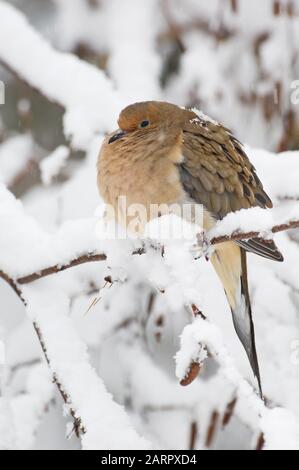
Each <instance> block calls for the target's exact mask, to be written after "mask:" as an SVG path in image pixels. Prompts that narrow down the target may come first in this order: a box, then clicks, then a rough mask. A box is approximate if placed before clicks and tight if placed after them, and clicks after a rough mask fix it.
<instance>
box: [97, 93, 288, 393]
mask: <svg viewBox="0 0 299 470" xmlns="http://www.w3.org/2000/svg"><path fill="white" fill-rule="evenodd" d="M118 125H119V129H118V130H117V131H115V132H113V133H112V134H110V135H109V136H107V137H106V138H105V140H104V142H103V145H102V148H101V151H100V155H99V160H98V186H99V190H100V194H101V196H102V198H103V199H104V201H105V202H106V203H107V204H109V205H110V206H112V207H115V208H116V206H117V204H118V201H119V198H120V196H125V197H126V198H127V204H128V205H130V204H142V205H143V206H144V207H146V209H148V208H149V206H150V204H160V205H161V204H166V205H167V204H173V203H182V202H184V201H186V200H189V201H192V203H194V204H201V205H203V207H204V229H205V230H208V229H210V228H212V227H213V225H214V224H215V222H216V221H217V220H219V219H222V218H223V217H224V216H225V215H226V214H228V213H230V212H234V211H237V210H239V209H248V208H250V207H255V206H258V207H262V208H270V207H272V202H271V200H270V199H269V197H268V196H267V194H266V193H265V191H264V189H263V185H262V183H261V181H260V180H259V178H258V176H257V174H256V171H255V168H254V166H253V165H252V164H251V163H250V161H249V159H248V157H247V155H246V154H245V152H244V149H243V147H242V145H241V143H240V142H239V141H238V140H237V139H236V138H235V137H234V136H233V135H232V133H231V132H230V131H229V130H228V129H226V128H225V127H223V126H222V125H220V124H219V123H217V122H215V121H213V120H211V119H209V118H207V117H206V116H204V115H202V114H201V113H199V112H195V111H191V110H188V109H184V108H180V107H178V106H176V105H173V104H170V103H165V102H156V101H148V102H142V103H135V104H132V105H130V106H128V107H126V108H125V109H124V110H123V111H122V112H121V113H120V116H119V119H118ZM246 252H253V253H256V254H258V255H261V256H263V257H265V258H269V259H271V260H276V261H282V260H283V257H282V255H281V253H280V252H279V250H278V249H277V247H276V245H275V243H274V242H273V241H272V240H267V241H265V240H261V239H257V238H252V239H250V240H246V241H245V240H242V241H236V242H225V243H222V244H218V245H216V247H215V250H214V252H213V254H212V255H211V262H212V264H213V266H214V268H215V270H216V272H217V274H218V276H219V279H220V281H221V282H222V285H223V287H224V290H225V293H226V297H227V299H228V302H229V305H230V308H231V311H232V317H233V322H234V326H235V329H236V332H237V334H238V336H239V338H240V340H241V342H242V344H243V346H244V348H245V351H246V353H247V355H248V358H249V361H250V364H251V366H252V369H253V372H254V375H255V376H256V378H257V380H258V385H259V389H260V393H261V395H262V388H261V378H260V372H259V365H258V359H257V352H256V346H255V334H254V325H253V321H252V313H251V305H250V298H249V290H248V281H247V263H246Z"/></svg>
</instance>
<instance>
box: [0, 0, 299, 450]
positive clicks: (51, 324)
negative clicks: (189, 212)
mask: <svg viewBox="0 0 299 470" xmlns="http://www.w3.org/2000/svg"><path fill="white" fill-rule="evenodd" d="M298 52H299V1H298V0H293V1H292V0H262V1H260V0H251V1H250V2H249V1H248V0H209V2H207V1H204V0H143V1H140V0H72V1H69V0H52V1H51V0H18V1H17V0H14V1H0V64H1V65H0V66H1V68H0V79H1V80H2V81H3V82H4V84H5V104H1V105H0V276H2V278H1V277H0V300H1V301H0V449H80V448H83V449H149V448H156V449H207V448H208V449H234V450H236V449H242V450H246V449H256V448H264V449H297V450H299V401H298V391H299V269H298V266H299V235H298V230H297V231H296V230H289V231H285V232H281V233H279V234H277V235H276V241H277V244H278V246H279V247H280V249H281V251H282V252H283V254H284V257H285V261H284V263H274V262H271V261H267V260H265V259H261V258H258V257H256V256H254V255H249V256H248V259H249V282H250V291H251V298H252V304H253V313H254V320H255V325H256V337H257V349H258V355H259V360H260V366H261V375H262V382H263V388H264V393H265V397H266V401H265V403H263V402H262V401H261V400H260V398H259V397H258V395H257V394H256V383H255V381H254V378H253V377H252V373H251V370H250V366H249V364H248V360H247V358H246V356H245V353H244V351H243V349H242V347H241V345H240V343H239V341H238V340H237V338H236V334H235V332H234V329H233V326H232V321H231V314H230V311H229V307H228V304H227V301H226V299H225V295H224V293H223V289H222V287H221V285H220V283H219V281H218V279H217V278H216V275H215V274H214V272H213V270H212V268H211V265H210V264H209V263H207V262H206V260H205V259H204V258H201V259H197V260H195V259H193V257H192V254H191V252H190V250H188V248H187V247H186V246H185V245H184V244H182V243H180V242H174V241H173V242H169V243H166V244H165V254H164V256H163V257H162V256H161V252H160V251H159V250H157V249H153V247H151V246H150V244H149V246H146V249H145V250H143V251H145V252H143V253H142V254H140V252H138V253H137V254H136V250H138V248H140V242H136V241H135V242H134V243H133V241H111V240H109V239H105V238H104V237H102V239H99V237H98V236H97V235H98V233H97V228H98V225H97V224H98V221H99V219H100V217H101V211H102V205H103V204H102V202H101V200H100V198H99V195H98V192H97V188H96V167H95V165H96V160H97V154H98V151H99V148H100V145H101V141H102V139H103V136H104V135H105V133H106V132H107V131H111V130H113V129H114V128H116V126H117V124H116V120H117V116H118V113H119V112H120V110H121V109H122V108H123V107H124V106H125V105H127V104H129V103H131V102H135V101H142V100H146V99H160V100H168V101H171V102H174V103H177V104H179V105H188V106H196V107H198V108H200V109H202V110H203V111H204V112H205V113H206V114H209V115H211V116H212V117H213V118H214V119H217V120H218V121H220V122H222V123H224V124H225V125H226V126H227V127H229V128H231V129H232V130H233V131H234V132H235V134H236V135H237V136H238V138H239V139H241V140H242V141H243V142H244V143H245V144H246V150H247V152H248V155H249V157H250V159H251V160H252V162H253V163H254V165H255V166H256V168H257V172H258V174H259V176H260V178H261V179H262V181H263V182H264V185H265V188H266V190H267V192H268V193H269V195H270V196H271V198H272V199H273V201H274V204H275V209H274V210H272V211H267V213H265V212H263V211H261V210H258V209H254V210H251V211H248V212H246V211H245V212H243V213H240V214H238V215H237V216H234V217H231V218H228V219H227V220H225V221H224V222H223V223H222V225H220V226H219V227H217V228H216V229H215V232H214V233H213V234H212V235H213V236H216V235H217V236H218V235H223V234H231V233H233V232H234V231H236V230H240V231H251V230H253V231H258V232H262V233H263V234H264V235H268V232H269V229H270V228H271V227H272V226H274V225H278V224H283V223H288V222H293V221H296V220H297V221H298V220H299V202H298V198H299V151H298V150H297V149H299V91H298V90H299V82H296V80H299V56H298ZM0 102H1V101H0ZM212 235H211V236H212ZM134 251H135V254H132V253H134ZM90 254H96V255H98V258H97V260H98V261H93V262H91V260H89V261H90V262H86V263H82V264H80V265H77V266H73V267H71V268H70V269H66V270H64V271H61V272H57V273H52V274H50V275H48V276H43V277H42V278H41V279H39V280H34V281H33V282H29V280H31V281H32V279H29V280H28V279H26V277H27V276H28V275H31V274H32V273H39V272H41V271H42V270H44V269H46V268H49V267H52V266H55V267H56V268H55V269H54V270H56V271H59V269H60V267H61V266H64V265H67V264H68V263H70V262H72V261H73V260H76V259H77V258H78V257H80V260H83V259H84V258H82V257H84V256H88V255H90ZM52 271H53V270H52ZM42 272H43V273H44V271H42ZM8 277H9V279H8ZM7 281H10V284H11V285H9V283H8V282H7ZM12 281H13V282H12ZM12 287H15V288H16V289H17V290H18V292H19V296H18V295H17V294H16V292H14V290H13V289H12ZM20 291H21V293H20ZM20 297H21V298H20ZM22 299H23V300H22ZM192 305H193V306H195V305H196V307H197V308H198V309H199V310H200V311H201V312H202V313H203V314H204V316H205V318H206V319H203V318H202V317H201V316H200V315H197V316H194V314H193V312H192V308H191V306H192ZM41 346H42V347H43V349H44V351H42V347H41ZM206 348H207V349H208V351H209V357H208V358H206V359H205V360H204V362H203V365H202V367H201V371H200V374H199V376H198V378H197V379H196V380H194V381H193V382H192V383H191V384H189V385H187V386H182V385H180V381H181V379H183V378H184V376H185V375H186V373H187V372H188V368H189V366H190V363H191V362H192V361H196V360H198V359H202V360H203V359H204V358H205V356H206ZM44 353H46V359H45V354H44Z"/></svg>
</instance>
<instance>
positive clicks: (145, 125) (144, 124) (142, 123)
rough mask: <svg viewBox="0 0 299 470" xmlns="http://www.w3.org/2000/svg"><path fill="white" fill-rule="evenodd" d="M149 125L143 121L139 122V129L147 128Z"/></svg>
mask: <svg viewBox="0 0 299 470" xmlns="http://www.w3.org/2000/svg"><path fill="white" fill-rule="evenodd" d="M148 125H149V121H147V120H145V121H141V123H140V127H147V126H148Z"/></svg>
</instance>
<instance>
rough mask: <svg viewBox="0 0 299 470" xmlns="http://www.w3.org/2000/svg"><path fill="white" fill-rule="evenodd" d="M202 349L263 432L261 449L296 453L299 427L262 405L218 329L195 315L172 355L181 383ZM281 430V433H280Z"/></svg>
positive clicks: (286, 412) (285, 414) (283, 414)
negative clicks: (214, 358)
mask: <svg viewBox="0 0 299 470" xmlns="http://www.w3.org/2000/svg"><path fill="white" fill-rule="evenodd" d="M203 345H204V346H205V347H206V348H208V349H209V351H210V352H211V353H212V355H213V357H216V358H217V361H218V362H219V364H220V365H221V367H220V373H221V374H222V375H223V376H224V377H225V378H226V380H228V381H229V382H230V383H232V385H233V386H234V388H235V393H236V397H237V399H239V400H242V399H245V400H246V403H247V405H248V407H249V408H250V410H251V411H252V412H253V413H254V414H255V415H256V416H257V417H258V419H259V426H260V429H261V430H262V432H263V438H264V441H265V449H267V450H271V449H272V450H273V449H278V448H279V449H284V450H288V449H299V441H298V436H299V425H298V421H297V420H296V417H295V416H294V415H293V413H291V412H290V411H289V410H286V409H283V408H279V407H275V408H272V409H270V408H269V407H268V406H267V404H266V403H265V402H263V401H262V400H261V399H260V398H259V396H258V395H256V393H255V391H254V390H253V388H252V387H251V385H250V384H249V383H248V382H247V381H246V380H245V379H244V378H243V377H242V375H241V374H240V372H239V371H238V370H237V368H236V366H235V364H234V360H233V358H232V357H231V356H230V354H229V353H228V351H227V349H226V347H225V345H224V344H223V340H222V334H221V331H220V330H219V328H218V327H216V326H215V325H213V324H211V323H209V322H208V321H207V320H205V319H203V318H202V317H201V316H199V315H197V316H196V317H195V320H194V322H193V323H192V324H190V325H187V326H186V327H185V328H184V330H183V333H182V336H181V348H180V350H179V352H178V353H177V355H176V374H177V377H178V378H179V379H180V380H182V379H183V378H184V377H185V375H186V373H187V371H188V370H189V369H190V365H191V364H193V363H194V360H195V359H196V360H198V358H199V357H200V358H203V359H204V356H203V355H202V354H203V351H204V348H203ZM281 426H283V430H284V431H285V433H282V431H281Z"/></svg>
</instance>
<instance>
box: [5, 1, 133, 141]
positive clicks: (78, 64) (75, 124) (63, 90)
mask: <svg viewBox="0 0 299 470" xmlns="http://www.w3.org/2000/svg"><path fill="white" fill-rule="evenodd" d="M0 17H1V30H0V62H1V63H2V64H3V65H4V66H5V67H6V68H7V69H9V70H10V71H11V72H12V73H14V74H16V75H17V76H18V77H20V79H21V80H23V81H25V82H26V83H27V84H28V85H29V86H31V87H32V88H34V89H37V90H38V91H39V92H40V93H42V94H43V95H45V96H46V97H47V98H48V99H49V100H50V101H53V102H55V103H58V104H59V105H61V106H62V107H63V108H65V110H66V113H65V115H64V131H65V134H66V136H69V137H71V138H72V144H73V145H74V146H75V147H79V148H82V149H86V147H87V145H88V143H89V141H90V139H91V138H92V137H93V135H95V134H96V133H98V132H104V131H105V130H106V131H107V130H109V128H112V127H113V126H114V125H115V124H114V123H115V121H116V117H117V114H118V112H119V109H120V107H121V106H122V105H123V104H124V103H123V102H122V101H121V99H120V97H119V96H118V93H117V92H116V91H115V90H114V89H113V85H112V83H110V81H109V80H108V78H107V77H106V76H105V75H104V73H103V72H102V71H100V70H98V69H96V68H95V67H94V66H92V65H89V64H87V63H86V62H84V61H82V60H80V59H78V58H77V57H75V56H74V55H72V54H69V53H63V52H58V51H56V50H55V49H53V47H52V46H51V45H50V44H49V43H48V42H47V41H46V40H45V39H44V38H42V36H41V35H40V34H38V33H37V32H36V31H35V30H34V29H33V28H32V27H31V26H30V25H29V23H28V21H27V20H26V19H25V17H24V15H23V14H22V13H20V12H19V11H18V10H16V9H15V8H14V7H13V6H11V5H9V4H8V3H6V2H3V1H1V2H0ZM20 38H22V39H21V40H20ZM7 44H9V47H7ZM29 51H30V55H31V57H32V60H28V52H29ZM53 71H55V73H53Z"/></svg>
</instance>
